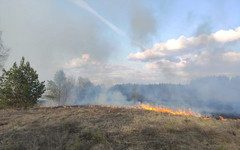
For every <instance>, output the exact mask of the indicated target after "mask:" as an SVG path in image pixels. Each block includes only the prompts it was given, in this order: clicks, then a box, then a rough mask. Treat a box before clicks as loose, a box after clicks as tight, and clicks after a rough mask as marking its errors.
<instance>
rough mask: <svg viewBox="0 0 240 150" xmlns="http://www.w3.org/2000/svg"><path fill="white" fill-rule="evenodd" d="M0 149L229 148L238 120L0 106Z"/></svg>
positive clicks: (234, 149)
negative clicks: (5, 107) (0, 108)
mask: <svg viewBox="0 0 240 150" xmlns="http://www.w3.org/2000/svg"><path fill="white" fill-rule="evenodd" d="M0 113H1V116H0V134H1V136H0V142H1V144H0V149H46V150H48V149H83V150H84V149H136V150H138V149H209V150H210V149H229V150H230V149H231V150H238V149H239V147H240V143H239V140H240V120H226V121H222V120H217V119H210V120H208V119H207V120H206V119H205V118H203V117H196V116H192V115H173V114H169V113H162V112H158V111H152V110H146V109H140V108H139V107H136V108H121V107H110V106H76V107H73V106H72V107H70V106H66V107H43V108H39V107H35V108H32V109H27V110H26V109H7V110H4V109H2V110H0Z"/></svg>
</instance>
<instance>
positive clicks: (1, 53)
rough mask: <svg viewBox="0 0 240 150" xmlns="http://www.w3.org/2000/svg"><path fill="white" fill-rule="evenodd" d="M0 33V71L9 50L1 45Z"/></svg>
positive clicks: (0, 33) (0, 34)
mask: <svg viewBox="0 0 240 150" xmlns="http://www.w3.org/2000/svg"><path fill="white" fill-rule="evenodd" d="M1 36H2V32H1V31H0V69H2V68H3V65H4V63H5V61H6V59H7V57H8V54H9V49H7V48H6V47H5V46H4V45H3V41H2V38H1Z"/></svg>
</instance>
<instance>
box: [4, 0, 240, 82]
mask: <svg viewBox="0 0 240 150" xmlns="http://www.w3.org/2000/svg"><path fill="white" fill-rule="evenodd" d="M77 3H79V4H77ZM86 5H87V6H86ZM239 6H240V1H238V0H211V1H209V0H205V1H204V0H202V1H192V0H161V1H159V0H131V1H129V0H119V1H110V0H85V1H83V0H41V1H39V0H22V1H19V0H0V30H2V31H3V35H2V36H3V37H2V38H3V40H4V43H5V45H7V47H9V48H10V49H11V54H10V57H9V59H8V62H7V63H6V67H9V66H10V65H11V64H12V63H13V62H14V61H19V60H20V58H21V56H25V57H26V59H27V60H29V61H30V62H31V64H32V65H33V66H34V67H35V68H36V69H37V70H38V72H39V74H40V78H41V79H42V80H50V79H51V78H52V77H53V75H54V73H55V72H56V71H57V70H59V69H64V71H65V72H66V73H67V74H68V75H69V76H75V77H77V76H83V77H88V78H90V80H92V81H93V82H95V83H98V84H104V83H106V84H109V85H111V84H116V83H128V82H133V83H159V82H172V83H186V82H188V81H189V80H191V79H193V78H196V77H199V76H208V75H227V76H237V75H240V70H239V69H238V67H237V64H238V63H239V62H240V55H239V48H240V45H239V39H238V34H239V32H238V27H239V26H240V9H239ZM90 9H91V10H90ZM89 10H90V11H89ZM91 11H92V12H91ZM93 11H94V12H95V14H94V13H93ZM99 16H100V17H99ZM103 20H105V21H103ZM109 24H110V25H109ZM111 25H112V27H111ZM115 27H116V28H115ZM113 28H115V30H114V29H113ZM116 29H117V30H119V31H122V32H123V33H124V34H123V35H122V34H119V33H118V32H116ZM220 30H224V31H226V32H224V33H222V34H215V33H217V32H218V31H220ZM231 30H232V31H233V32H231ZM228 33H229V34H228ZM203 34H205V35H207V36H201V35H203ZM225 35H229V36H228V39H224V40H223V37H222V36H225ZM181 36H184V37H185V38H181V39H179V37H181ZM192 37H195V38H196V39H195V40H191V39H190V38H192ZM197 37H199V38H197ZM203 38H204V39H206V40H207V39H208V40H211V39H212V38H214V39H215V40H213V41H211V43H207V44H206V43H201V42H202V40H203ZM232 38H233V40H232ZM171 39H175V40H177V39H179V41H178V42H173V43H172V44H180V47H177V48H176V49H177V50H176V49H174V52H172V51H171V46H170V47H169V46H166V43H167V41H169V40H171ZM183 41H185V42H183ZM186 41H187V42H186ZM164 43H165V44H164ZM186 43H187V44H186ZM196 43H201V46H200V45H197V44H196ZM212 43H213V44H212ZM159 44H160V45H165V48H162V47H161V46H160V47H158V46H157V45H159ZM154 46H155V48H154ZM186 49H188V51H186ZM170 51H171V52H170ZM180 51H181V52H180ZM149 53H151V54H152V55H151V58H150V55H149ZM159 53H161V57H160V56H159ZM170 53H171V54H170ZM140 56H141V57H140ZM143 57H144V59H143ZM153 57H154V59H152V58H153ZM212 59H215V61H216V62H217V63H216V64H214V63H212V62H211V60H212ZM228 59H230V60H234V62H233V61H230V60H228ZM202 61H205V63H204V65H203V63H199V62H202ZM212 64H214V65H212ZM196 68H199V69H196ZM221 68H231V69H221ZM238 70H239V71H238Z"/></svg>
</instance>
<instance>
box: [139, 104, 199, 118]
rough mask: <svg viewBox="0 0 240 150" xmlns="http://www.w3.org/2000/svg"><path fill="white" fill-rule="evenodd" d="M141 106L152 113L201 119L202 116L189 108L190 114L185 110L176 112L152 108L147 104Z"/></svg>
mask: <svg viewBox="0 0 240 150" xmlns="http://www.w3.org/2000/svg"><path fill="white" fill-rule="evenodd" d="M140 106H141V108H142V109H146V110H152V111H157V112H163V113H169V114H173V115H183V116H196V117H201V114H198V113H194V112H192V110H191V108H189V110H188V112H186V111H185V109H184V110H181V109H179V110H177V111H174V110H171V109H168V108H164V107H162V106H159V107H152V106H150V105H149V104H146V105H145V104H140Z"/></svg>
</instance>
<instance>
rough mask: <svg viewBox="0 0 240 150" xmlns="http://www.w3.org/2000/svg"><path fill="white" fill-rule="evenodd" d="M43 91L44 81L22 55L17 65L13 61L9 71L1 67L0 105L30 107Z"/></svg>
mask: <svg viewBox="0 0 240 150" xmlns="http://www.w3.org/2000/svg"><path fill="white" fill-rule="evenodd" d="M44 92H45V85H44V82H40V81H39V80H38V74H37V73H36V71H35V70H34V69H33V68H32V67H31V66H30V63H29V62H26V63H25V59H24V57H22V60H21V62H20V65H19V66H18V65H17V63H16V62H15V63H14V64H13V66H12V68H10V70H9V71H6V70H5V69H3V74H2V76H1V77H0V105H4V106H7V107H31V106H33V105H34V104H36V103H37V100H38V98H40V97H41V96H42V94H43V93H44Z"/></svg>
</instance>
